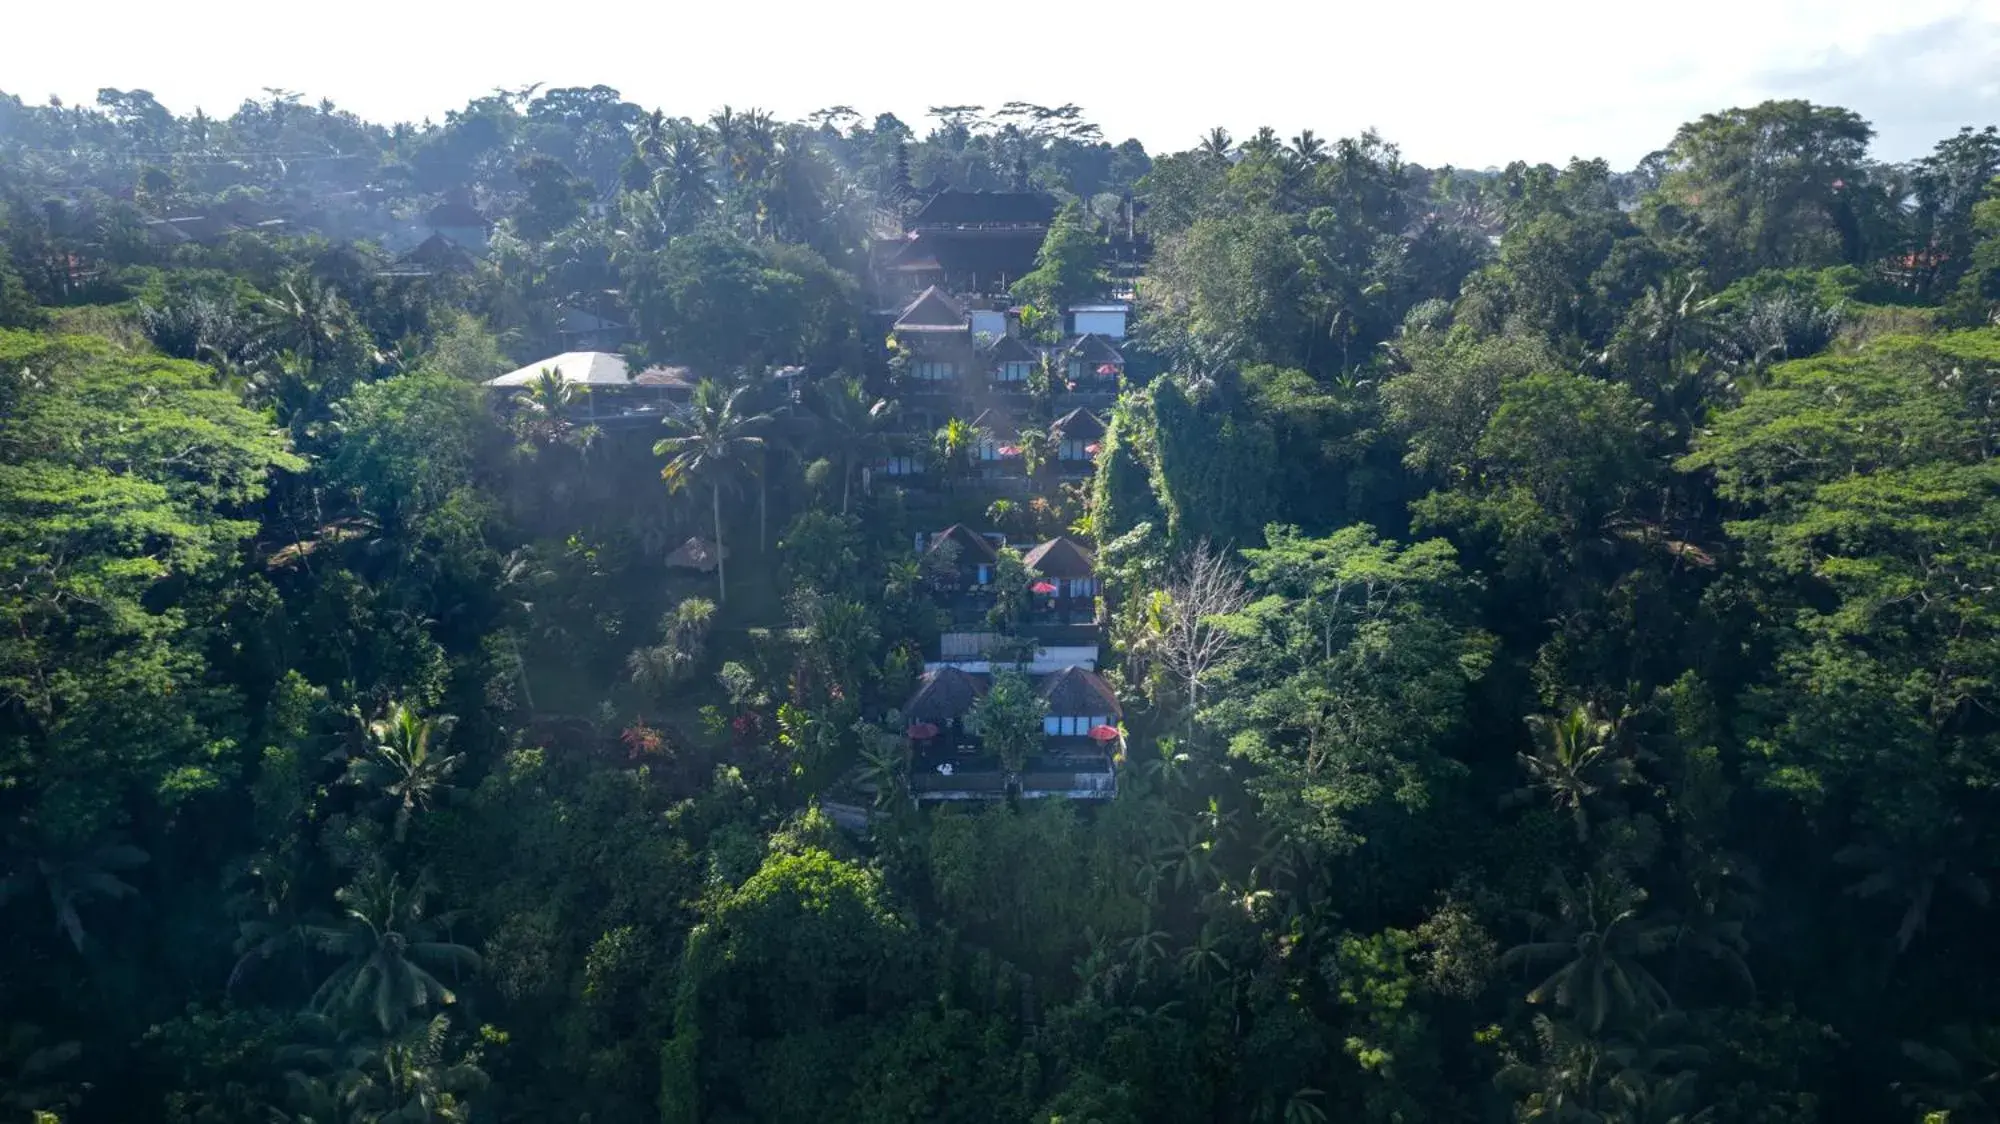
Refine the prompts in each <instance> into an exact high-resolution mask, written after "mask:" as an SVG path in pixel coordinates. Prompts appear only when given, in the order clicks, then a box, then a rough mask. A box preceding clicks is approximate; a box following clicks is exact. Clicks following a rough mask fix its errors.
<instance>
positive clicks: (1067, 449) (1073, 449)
mask: <svg viewBox="0 0 2000 1124" xmlns="http://www.w3.org/2000/svg"><path fill="white" fill-rule="evenodd" d="M1088 444H1090V442H1088V441H1078V440H1075V439H1072V438H1064V439H1063V442H1062V448H1061V452H1060V455H1061V457H1062V459H1063V460H1066V461H1087V460H1089V459H1090V454H1089V453H1086V452H1084V451H1083V447H1084V446H1085V445H1088Z"/></svg>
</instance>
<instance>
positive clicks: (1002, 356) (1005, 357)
mask: <svg viewBox="0 0 2000 1124" xmlns="http://www.w3.org/2000/svg"><path fill="white" fill-rule="evenodd" d="M986 358H988V359H990V360H992V361H993V362H995V363H1032V362H1034V361H1035V350H1034V349H1033V348H1031V347H1029V346H1028V345H1027V344H1025V343H1022V342H1021V337H1019V336H1001V337H1000V338H999V339H997V340H994V341H993V343H992V345H991V346H990V347H988V348H987V349H986Z"/></svg>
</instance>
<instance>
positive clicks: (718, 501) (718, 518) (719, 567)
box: [708, 481, 729, 605]
mask: <svg viewBox="0 0 2000 1124" xmlns="http://www.w3.org/2000/svg"><path fill="white" fill-rule="evenodd" d="M708 494H709V498H710V500H711V501H712V502H713V504H714V506H715V603H716V604H718V605H720V604H722V603H723V602H725V601H728V600H729V579H728V577H727V576H726V575H725V574H724V573H723V561H722V482H721V481H716V482H715V483H713V484H710V485H709V488H708Z"/></svg>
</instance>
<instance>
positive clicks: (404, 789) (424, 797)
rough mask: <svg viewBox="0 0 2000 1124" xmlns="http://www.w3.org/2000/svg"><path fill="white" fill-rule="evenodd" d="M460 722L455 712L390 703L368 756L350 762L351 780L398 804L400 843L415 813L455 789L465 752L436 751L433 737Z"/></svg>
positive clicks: (372, 734) (371, 728) (374, 725)
mask: <svg viewBox="0 0 2000 1124" xmlns="http://www.w3.org/2000/svg"><path fill="white" fill-rule="evenodd" d="M457 721H458V720H457V719H456V718H455V717H453V716H452V715H449V714H441V715H438V716H437V717H436V718H434V719H433V718H425V717H424V716H422V715H420V714H418V713H417V712H416V711H415V710H414V709H412V708H410V707H407V706H404V705H403V704H402V703H400V702H396V703H390V704H389V713H388V714H387V715H386V716H384V717H382V718H379V719H376V720H375V721H373V722H370V723H369V724H368V735H369V739H370V741H371V742H372V746H371V748H370V749H369V751H368V755H367V756H365V757H358V758H355V759H354V760H353V761H351V762H349V763H348V767H347V780H348V783H350V784H359V785H366V786H368V787H369V788H374V789H378V790H380V791H381V793H382V799H383V800H384V802H386V803H387V804H388V805H389V806H390V807H392V808H393V809H394V816H395V821H396V842H398V843H401V842H403V839H404V837H405V836H406V835H407V834H408V833H409V829H410V818H411V817H412V816H413V815H415V814H416V813H417V812H418V811H420V810H426V809H428V808H430V806H431V803H432V802H433V801H435V800H437V799H439V798H440V797H442V796H444V795H446V794H448V793H449V792H450V791H451V790H450V786H449V785H447V784H446V783H445V782H446V781H447V780H449V779H450V778H451V775H452V773H454V772H456V771H457V770H458V767H459V765H460V764H461V762H462V761H463V759H464V755H463V754H457V753H451V754H443V753H435V752H433V751H432V749H431V739H432V737H433V736H436V737H437V738H438V739H439V740H443V738H444V737H445V736H447V735H449V734H450V732H451V728H452V726H453V725H454V724H456V723H457Z"/></svg>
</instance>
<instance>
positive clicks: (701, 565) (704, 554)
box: [667, 535, 729, 574]
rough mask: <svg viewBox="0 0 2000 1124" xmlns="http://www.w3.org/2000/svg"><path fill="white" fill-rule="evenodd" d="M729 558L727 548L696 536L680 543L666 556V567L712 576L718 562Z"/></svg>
mask: <svg viewBox="0 0 2000 1124" xmlns="http://www.w3.org/2000/svg"><path fill="white" fill-rule="evenodd" d="M728 558H729V548H728V547H726V546H717V545H716V544H714V543H712V542H710V541H708V540H707V539H705V538H702V537H701V536H700V535H696V536H694V537H693V538H690V539H689V540H688V541H686V542H684V543H682V544H681V545H680V546H679V547H678V548H676V549H675V551H674V552H673V553H672V554H669V555H667V565H669V566H677V567H679V568H681V569H684V570H700V571H701V572H702V573H704V574H712V573H714V572H715V567H716V566H717V565H718V564H719V562H720V561H724V560H727V559H728Z"/></svg>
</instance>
